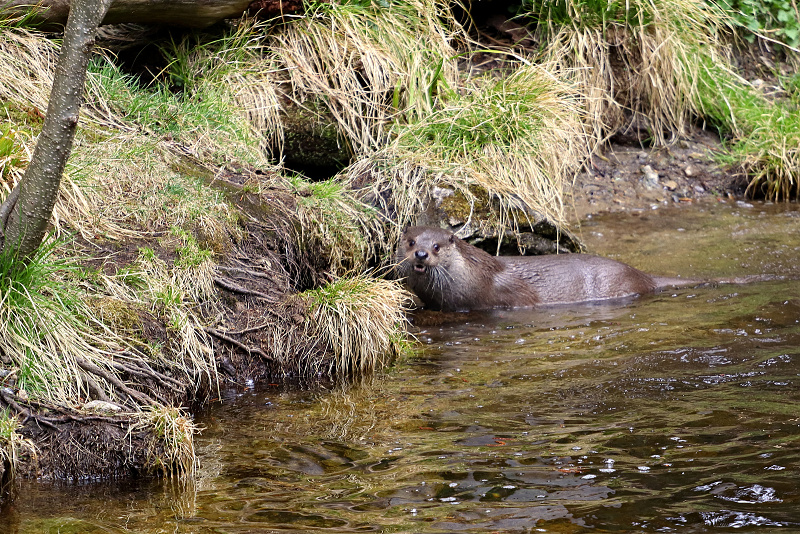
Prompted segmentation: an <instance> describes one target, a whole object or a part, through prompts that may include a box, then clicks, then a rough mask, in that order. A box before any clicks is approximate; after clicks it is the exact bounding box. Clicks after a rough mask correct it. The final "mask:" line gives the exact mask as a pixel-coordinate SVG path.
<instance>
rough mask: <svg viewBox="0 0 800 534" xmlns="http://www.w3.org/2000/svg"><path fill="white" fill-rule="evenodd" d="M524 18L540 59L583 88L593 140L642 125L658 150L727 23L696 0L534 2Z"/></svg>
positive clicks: (681, 119) (682, 117) (679, 128)
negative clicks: (540, 46)
mask: <svg viewBox="0 0 800 534" xmlns="http://www.w3.org/2000/svg"><path fill="white" fill-rule="evenodd" d="M523 15H525V16H529V17H532V18H533V19H534V20H535V22H536V24H537V29H536V33H537V35H538V36H539V39H540V41H541V42H542V43H543V44H544V46H543V48H544V50H543V57H544V58H546V60H548V61H554V62H556V63H557V64H558V65H560V66H561V68H562V69H563V70H564V71H565V72H567V73H570V75H571V76H573V77H574V78H575V80H576V82H577V84H578V85H579V86H580V87H582V88H583V89H582V90H583V91H584V93H585V94H584V97H585V107H586V111H587V115H588V118H589V124H590V125H591V128H592V129H593V137H594V138H595V139H596V140H597V141H603V140H604V139H606V138H607V137H608V136H609V135H613V134H614V133H615V132H617V131H619V130H621V129H625V128H626V127H628V126H629V125H630V124H637V123H644V125H646V127H647V128H648V131H649V133H650V137H651V139H652V141H653V142H654V143H655V144H659V145H660V144H665V143H667V142H669V141H670V140H671V139H674V137H675V136H676V135H680V134H682V133H685V131H686V127H687V125H688V123H689V120H690V119H691V117H692V114H693V113H694V112H696V111H697V107H696V105H697V99H698V95H697V78H698V76H699V74H700V73H699V70H700V68H701V61H702V55H708V54H714V53H715V50H718V49H719V48H720V45H719V42H718V35H717V34H718V33H719V31H720V29H721V28H722V27H723V26H725V25H726V24H728V19H726V17H725V15H724V13H723V12H722V11H721V10H720V9H719V8H718V7H716V6H715V4H713V3H711V2H704V1H702V0H677V1H670V0H633V1H631V2H625V3H618V2H591V1H586V0H561V1H559V2H541V1H539V0H534V1H531V2H526V3H525V9H524V10H523ZM703 50H705V52H704V54H700V57H698V51H703Z"/></svg>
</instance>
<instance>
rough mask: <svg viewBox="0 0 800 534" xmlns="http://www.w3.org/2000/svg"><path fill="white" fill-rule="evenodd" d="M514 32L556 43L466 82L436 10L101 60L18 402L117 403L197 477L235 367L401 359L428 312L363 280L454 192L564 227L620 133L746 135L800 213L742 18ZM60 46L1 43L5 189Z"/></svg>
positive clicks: (426, 6) (768, 26)
mask: <svg viewBox="0 0 800 534" xmlns="http://www.w3.org/2000/svg"><path fill="white" fill-rule="evenodd" d="M743 6H744V4H735V5H734V4H730V5H726V6H723V7H726V8H727V9H728V10H729V11H730V10H731V9H733V10H734V11H736V10H739V11H738V12H739V13H740V14H746V15H747V18H748V22H747V24H746V25H747V26H748V27H752V26H753V23H752V20H758V21H762V20H763V21H765V22H759V24H762V26H760V27H759V28H753V29H763V30H764V31H767V32H769V31H771V30H772V29H774V30H775V31H774V32H773V33H772V34H771V35H773V36H774V37H775V38H776V39H782V40H784V42H786V43H787V44H792V43H796V39H797V34H796V30H797V19H792V20H788V19H787V18H786V17H787V16H788V15H787V13H788V14H791V13H792V12H793V11H792V10H795V9H796V8H794V4H793V3H792V2H791V0H789V3H788V4H787V3H786V2H782V1H778V0H776V1H775V2H771V1H768V0H764V2H763V3H759V4H755V3H753V4H748V6H749V7H748V8H747V9H745V7H743ZM789 6H791V7H792V10H790V9H789ZM765 13H770V14H771V15H770V16H772V17H773V19H771V20H770V19H768V18H764V17H765V15H764V14H765ZM735 17H736V16H734V18H735ZM516 21H517V22H518V23H524V24H526V25H527V27H528V29H529V30H530V32H531V38H532V40H533V42H536V43H538V44H539V46H540V49H539V50H537V51H535V52H536V54H531V55H530V56H524V57H523V55H522V54H518V55H516V56H514V57H513V60H509V59H508V58H509V57H511V56H508V55H505V56H504V55H502V53H500V52H497V51H492V57H497V58H505V59H504V60H503V61H502V62H498V64H500V65H501V67H502V68H499V69H493V71H491V72H488V73H476V72H475V70H479V69H475V70H470V69H472V67H473V65H472V64H470V63H465V64H459V61H461V60H462V58H463V57H465V56H467V55H468V54H469V53H470V52H471V51H472V50H474V48H475V47H474V46H473V44H470V42H469V38H468V37H467V33H466V32H465V31H464V29H463V28H462V27H461V26H460V25H459V23H458V22H457V20H456V18H455V17H454V16H453V14H452V13H451V11H450V7H449V5H448V4H445V3H443V2H440V1H438V0H411V1H403V2H401V1H396V2H395V1H385V2H384V1H381V2H372V1H369V0H360V1H353V2H316V3H313V4H309V5H307V6H306V11H305V13H304V14H303V15H298V16H296V17H292V18H287V19H285V20H283V21H281V22H280V23H277V22H275V23H272V24H265V23H253V22H248V21H239V22H237V23H235V24H233V23H232V24H231V25H230V26H229V28H228V30H227V31H225V32H223V35H222V36H220V35H219V34H212V33H210V32H185V33H183V34H181V35H178V33H177V32H176V33H175V34H173V35H172V36H170V37H169V38H167V39H162V40H161V41H160V42H159V43H158V48H159V50H160V53H161V54H162V56H163V60H164V64H165V65H166V66H165V67H164V68H163V69H162V70H160V71H158V72H151V73H150V76H149V77H148V78H145V77H143V76H140V75H136V74H133V73H130V72H128V71H126V68H128V67H127V66H125V65H124V63H123V62H121V61H119V60H118V59H117V58H116V57H115V56H114V55H113V54H111V53H110V52H106V53H103V54H99V55H97V56H96V57H95V58H94V59H93V61H92V62H91V65H90V68H89V73H88V74H89V77H88V83H87V91H86V95H87V102H86V105H85V107H84V113H82V115H81V122H80V127H79V131H78V134H77V137H76V144H75V149H74V153H73V155H72V157H71V159H70V160H69V162H68V165H67V170H66V176H65V179H64V181H63V182H62V191H61V196H60V199H59V200H58V203H57V205H56V208H55V211H54V216H53V221H52V222H53V229H54V230H53V238H52V239H50V240H49V241H48V244H47V246H45V247H43V248H42V250H41V252H40V254H39V255H38V256H37V257H36V258H35V259H34V261H33V262H32V263H31V264H30V265H28V266H25V267H24V268H20V267H19V266H17V265H15V264H14V263H13V262H11V261H9V260H8V259H4V258H0V355H3V356H4V358H5V359H4V366H6V367H8V369H9V370H10V371H11V372H12V373H13V376H14V381H13V383H11V382H9V385H10V387H13V388H15V394H16V395H18V396H19V398H20V399H22V398H23V397H24V398H27V399H32V400H33V401H35V402H39V401H40V400H43V399H47V401H48V402H52V403H55V404H57V405H58V406H62V407H69V408H70V409H76V408H80V407H81V406H83V405H84V403H85V402H86V401H87V400H89V399H98V400H99V399H107V400H108V401H109V402H112V403H116V404H118V405H119V406H120V407H122V408H124V410H125V413H126V414H127V415H126V417H130V418H131V419H130V421H131V422H132V423H133V427H132V429H131V433H132V435H134V434H136V435H138V434H141V433H149V434H150V435H151V437H153V439H154V440H153V441H152V443H150V445H148V447H149V448H148V451H147V452H148V455H149V459H150V460H149V461H150V462H151V464H152V466H151V467H154V468H155V469H160V470H161V471H162V472H164V473H166V474H169V475H175V476H179V477H187V476H191V475H192V473H193V472H194V465H195V464H194V462H195V458H194V451H193V448H192V435H193V433H194V432H195V429H194V427H193V426H192V424H191V421H190V419H188V416H187V415H186V414H185V412H183V411H181V410H179V409H177V408H176V406H178V405H180V404H181V403H183V402H185V401H194V400H203V399H206V398H209V397H211V396H213V395H214V394H215V393H216V392H217V390H218V388H219V387H220V384H221V382H222V377H221V375H220V372H221V371H220V370H219V369H218V363H219V361H218V360H219V354H220V352H219V351H220V350H222V349H221V347H225V348H226V350H229V353H226V354H229V355H236V356H240V357H241V359H246V358H255V356H258V357H260V358H261V359H260V360H258V363H259V365H262V366H263V367H265V368H268V367H269V366H270V365H275V366H277V367H278V368H277V369H275V368H270V369H269V371H270V372H274V373H281V372H292V373H295V374H303V373H306V372H307V371H308V372H312V371H313V372H317V371H323V372H324V373H330V374H332V375H333V374H336V375H342V376H355V375H358V374H362V373H370V372H373V371H374V370H376V369H380V368H381V367H382V366H384V365H387V364H388V363H389V361H390V360H391V359H392V358H393V357H394V356H395V355H397V354H398V353H400V352H402V351H403V350H404V343H405V342H404V339H405V334H404V328H403V327H404V306H405V305H406V304H407V300H406V299H407V295H406V294H405V293H404V292H403V291H402V290H401V289H399V287H398V286H397V285H396V284H394V283H391V282H386V281H384V280H380V279H376V278H374V277H373V276H371V275H366V274H363V273H364V272H369V271H368V269H369V268H370V267H373V266H375V265H376V264H379V265H380V266H381V267H385V266H387V265H388V264H390V263H391V259H390V257H391V252H390V251H391V249H392V247H393V243H394V242H396V237H397V234H398V232H399V229H400V228H401V227H402V226H403V225H404V224H407V223H410V222H412V221H414V218H415V216H416V215H417V214H418V213H419V212H420V211H421V210H422V209H423V207H424V206H425V203H426V202H427V201H428V199H429V198H430V197H432V196H435V195H437V194H438V195H440V197H442V196H444V197H446V196H447V195H448V194H449V195H453V196H455V194H458V195H460V197H459V198H463V199H465V200H464V205H463V206H462V208H463V209H461V212H462V214H463V221H462V222H467V223H473V222H475V223H476V224H477V223H478V222H479V221H477V220H475V219H476V218H477V217H475V218H473V216H474V215H475V214H476V213H477V212H478V211H479V209H478V208H479V207H480V209H482V210H485V209H488V210H490V211H491V212H492V213H491V215H493V216H494V218H493V219H492V221H491V222H490V223H488V224H490V225H494V226H495V227H496V228H493V229H494V230H496V231H497V233H498V234H502V233H504V232H505V231H506V230H508V229H511V230H512V231H514V230H518V229H519V227H520V226H521V225H523V224H525V223H530V224H531V226H532V225H533V224H534V223H536V222H538V221H540V220H541V219H543V218H544V219H548V220H549V221H550V222H552V223H554V224H555V226H562V227H563V226H565V225H566V224H567V222H568V221H567V219H568V217H567V215H566V213H565V211H566V210H565V208H564V204H565V201H564V198H565V196H566V195H567V194H569V192H570V191H569V189H570V179H571V177H572V174H573V173H574V172H576V171H577V170H578V169H579V168H580V166H581V165H582V164H584V163H585V162H586V158H587V157H588V156H589V155H590V154H592V153H593V152H594V151H596V150H598V148H599V147H600V146H601V145H602V143H604V142H605V141H606V140H607V139H608V138H609V137H610V136H611V135H614V134H615V133H617V132H620V131H621V130H624V129H625V128H628V127H630V126H635V127H642V128H644V129H645V130H646V131H647V136H648V141H649V142H652V143H653V144H654V145H666V144H668V143H670V142H672V141H674V140H675V139H677V138H678V137H679V136H680V135H681V134H683V133H684V132H686V131H687V129H688V127H689V125H690V124H691V123H692V121H697V120H698V119H701V120H704V121H707V122H708V123H709V124H712V125H713V126H714V127H716V128H718V129H719V130H720V131H721V132H722V133H723V134H724V135H725V136H726V142H727V145H726V146H727V148H728V152H727V154H726V155H725V156H724V160H725V162H727V163H729V164H731V165H740V166H743V167H744V168H745V169H746V170H747V171H748V173H749V174H750V176H751V177H752V180H753V181H752V183H751V192H759V193H763V194H765V195H766V196H767V197H768V198H772V199H786V198H789V197H791V196H795V195H797V194H798V193H800V186H799V185H798V180H797V176H798V174H800V156H799V155H798V147H800V133H799V132H800V124H799V123H798V122H799V121H800V119H798V118H797V117H798V113H797V111H798V107H800V96H798V95H800V89H799V88H800V78H798V75H796V74H795V75H793V76H790V77H786V78H785V79H783V84H784V88H785V95H780V98H779V99H777V100H775V99H770V98H767V97H766V96H764V95H762V94H761V93H760V92H759V91H757V90H756V89H755V88H753V87H751V86H750V85H748V84H747V83H746V82H745V81H743V80H741V79H739V78H738V77H737V76H736V75H735V74H734V70H733V69H732V68H731V66H730V65H729V64H728V62H727V61H726V60H725V59H724V58H725V53H724V52H725V48H724V46H723V44H722V43H723V42H724V41H723V39H722V37H723V36H724V35H726V32H728V31H729V30H730V28H731V27H733V26H735V23H734V22H732V21H731V19H730V18H729V17H728V16H727V15H726V14H725V11H724V10H723V9H721V8H719V7H717V6H716V5H715V4H710V3H706V2H702V1H700V0H678V1H666V0H631V1H630V2H616V1H615V2H608V1H603V2H601V1H596V0H559V1H557V2H543V1H539V0H526V1H525V2H523V3H522V4H521V6H520V9H519V16H518V17H517V19H516ZM739 22H740V23H742V24H743V22H742V19H740V21H739ZM123 31H124V30H123ZM127 31H132V30H127ZM214 31H218V30H214ZM129 37H130V38H131V39H134V40H135V39H136V38H137V36H136V34H132V35H130V36H129ZM56 50H57V43H56V42H54V41H53V40H51V39H49V38H47V37H46V36H44V35H43V34H40V33H37V32H32V31H28V30H24V29H19V28H4V30H3V32H2V33H0V101H2V107H0V112H2V114H3V115H4V121H3V123H2V125H0V181H2V188H0V190H2V191H3V192H4V193H6V194H7V193H8V192H9V191H10V190H11V188H12V187H13V186H14V184H15V183H16V182H17V181H18V180H19V179H20V176H21V171H22V170H24V168H25V166H26V165H27V163H28V158H29V155H30V154H31V153H32V150H33V143H34V140H35V137H36V135H37V134H38V130H39V129H40V128H41V117H42V114H43V110H45V109H46V107H47V101H48V91H49V87H50V85H51V83H52V77H53V74H52V73H53V69H54V58H55V54H56ZM494 52H497V53H496V54H495V53H494ZM531 52H533V51H531ZM465 65H466V67H468V68H464V67H465ZM287 106H294V107H295V108H296V110H300V111H299V112H297V113H296V115H299V116H304V115H309V116H313V117H317V118H318V119H319V118H320V117H333V122H334V123H335V124H334V125H333V126H330V125H325V126H326V127H328V126H330V128H329V131H330V130H333V131H335V133H336V135H333V136H330V135H329V136H328V138H327V139H328V141H331V140H339V139H340V140H342V141H343V143H344V144H345V145H346V148H347V150H349V153H350V154H351V155H352V163H351V165H349V166H348V167H347V168H346V169H345V170H344V171H343V172H342V173H341V174H340V175H339V176H337V177H334V178H332V179H326V180H321V181H310V180H307V179H305V178H303V177H300V176H297V175H295V174H294V173H291V172H286V171H285V169H283V168H282V167H281V164H280V159H281V155H282V150H283V147H284V136H285V135H286V133H285V132H284V130H285V128H287V127H288V126H289V121H288V119H287V120H286V122H284V114H283V111H282V108H285V107H287ZM319 120H322V119H319ZM320 130H322V129H321V128H320ZM287 139H288V137H287ZM487 206H488V207H487ZM137 250H138V254H137V252H136V251H137ZM95 256H96V257H95ZM79 258H80V260H79ZM251 260H252V261H251ZM79 261H80V262H83V263H84V265H82V266H79V265H78V263H79ZM223 276H226V277H228V278H226V281H225V282H224V283H226V284H228V286H227V287H228V288H229V291H228V292H227V293H225V295H224V298H221V296H220V291H219V287H220V285H221V284H220V282H221V278H222V277H223ZM248 277H249V278H248ZM253 280H268V281H270V282H274V286H269V287H268V289H270V290H274V291H273V292H272V293H270V292H266V291H262V289H263V288H262V286H257V287H258V289H254V288H253V287H254V286H248V285H247V283H248V282H252V281H253ZM223 287H225V286H223ZM276 288H277V289H276ZM309 288H310V289H309ZM303 290H307V291H303ZM299 291H302V292H301V293H299V294H297V295H293V294H294V293H297V292H299ZM231 310H233V311H231ZM226 314H227V315H226ZM235 320H240V321H241V323H236V324H235V325H234V324H229V322H230V323H233V322H234V321H235ZM224 329H227V330H224ZM223 330H224V331H223ZM254 332H255V333H254ZM248 334H252V336H251V337H248ZM212 336H214V337H213V338H212ZM236 336H239V337H236ZM212 339H213V342H212ZM298 347H299V348H298ZM215 351H217V352H215ZM297 354H300V355H301V356H300V357H299V358H297V357H296V356H295V355H297ZM291 358H295V359H296V361H290V360H291ZM234 359H235V358H234ZM6 360H7V361H6ZM9 362H10V363H9ZM239 363H241V362H239ZM249 363H252V361H251V362H249ZM249 363H247V364H243V365H242V366H241V368H246V365H249ZM292 366H293V367H292ZM287 369H288V371H287ZM265 372H266V371H265ZM137 373H138V374H137ZM143 376H147V377H149V378H148V379H147V380H149V382H148V381H144V382H137V380H140V379H141V378H142V377H143ZM133 413H135V414H136V415H135V416H134V415H131V414H133ZM4 417H5V418H4ZM16 421H17V419H16V418H15V417H14V416H13V415H8V414H6V415H5V416H0V442H2V443H5V444H8V443H11V442H12V441H13V440H14V439H17V438H16V437H14V436H17V435H18V433H17V434H15V432H17V430H15V429H16V427H15V426H14V425H16V424H18V423H16ZM6 426H8V428H12V430H11V431H6V430H4V429H5V428H6ZM9 436H11V437H9ZM12 438H13V439H12ZM20 439H22V438H20ZM3 440H4V441H3ZM15 443H17V442H15ZM18 443H21V444H25V443H27V442H25V441H24V440H23V441H18ZM3 446H4V447H5V449H3V448H2V447H0V451H3V450H5V452H2V454H6V456H5V457H4V458H5V460H7V461H8V462H11V463H13V461H12V460H11V458H16V457H17V456H15V455H16V453H15V452H14V450H16V449H13V448H9V447H11V445H3ZM20 446H26V445H20ZM9 455H10V456H9Z"/></svg>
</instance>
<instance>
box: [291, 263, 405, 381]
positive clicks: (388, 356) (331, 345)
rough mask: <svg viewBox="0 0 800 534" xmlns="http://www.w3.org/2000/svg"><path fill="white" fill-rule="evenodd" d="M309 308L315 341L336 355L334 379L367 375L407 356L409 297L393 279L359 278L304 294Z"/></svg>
mask: <svg viewBox="0 0 800 534" xmlns="http://www.w3.org/2000/svg"><path fill="white" fill-rule="evenodd" d="M301 297H302V298H304V299H305V300H306V301H307V302H308V303H309V306H310V310H311V317H312V320H311V321H310V322H309V324H310V325H311V326H310V328H311V329H312V331H311V332H308V334H309V335H310V336H311V339H319V341H320V343H321V344H322V346H324V347H328V349H329V350H331V351H332V352H333V355H334V358H333V360H332V361H331V362H330V364H329V368H328V369H326V370H325V371H327V373H328V374H329V375H330V376H337V377H348V376H350V377H352V376H363V375H366V374H369V373H372V372H374V371H375V370H380V369H382V368H384V367H386V366H387V365H389V363H391V361H392V360H393V359H394V358H395V357H396V356H397V355H399V354H401V353H403V352H405V336H406V332H405V322H406V319H405V313H404V312H405V305H406V303H407V302H410V301H409V294H408V293H407V292H406V291H405V290H403V289H401V288H400V286H399V285H398V284H397V283H396V282H393V281H388V280H380V279H374V278H370V277H368V276H366V275H358V276H354V277H351V278H342V279H339V280H337V281H335V282H331V283H330V284H328V285H326V286H324V287H321V288H319V289H313V290H310V291H306V292H304V293H302V294H301Z"/></svg>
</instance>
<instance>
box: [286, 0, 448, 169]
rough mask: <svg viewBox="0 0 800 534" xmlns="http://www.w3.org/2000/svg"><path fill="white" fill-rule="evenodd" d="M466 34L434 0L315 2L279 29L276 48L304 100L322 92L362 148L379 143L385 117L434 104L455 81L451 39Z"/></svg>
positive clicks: (410, 114) (421, 111)
mask: <svg viewBox="0 0 800 534" xmlns="http://www.w3.org/2000/svg"><path fill="white" fill-rule="evenodd" d="M460 38H463V33H462V30H461V28H460V26H459V25H458V24H457V23H456V22H455V20H454V19H453V18H452V14H451V13H450V10H449V8H448V7H447V6H446V5H445V4H443V3H441V2H439V1H437V0H410V1H403V2H400V1H389V2H382V3H380V4H378V3H373V2H347V1H335V2H317V3H312V4H310V5H308V6H306V12H305V15H304V16H302V17H300V18H299V19H297V20H295V21H293V22H292V23H291V24H289V25H287V26H286V27H285V29H283V30H282V31H281V32H279V33H276V35H275V37H274V39H275V41H276V43H275V45H274V47H273V48H274V51H275V55H276V60H277V62H278V64H280V65H281V66H282V67H284V68H285V69H286V74H287V75H288V76H289V80H290V82H291V85H292V88H293V95H294V99H295V100H296V101H297V102H298V103H299V104H300V105H301V106H302V104H303V102H304V101H305V100H306V99H308V98H311V99H312V100H314V99H315V98H314V97H316V98H320V97H321V98H322V100H323V101H324V102H325V103H326V104H327V106H328V108H329V109H330V112H331V113H332V114H333V116H334V117H335V119H336V121H337V123H338V124H339V128H340V131H341V133H342V134H343V138H345V139H347V140H348V141H349V143H350V144H351V148H352V149H353V150H354V152H356V153H357V154H361V153H365V152H369V151H372V150H375V149H377V148H378V147H379V146H380V145H381V144H382V143H383V142H384V141H385V140H386V136H387V134H388V132H387V129H386V128H387V125H388V124H389V123H390V122H391V120H392V119H394V118H395V115H397V114H400V113H402V114H403V115H404V116H405V117H406V119H408V120H410V119H412V118H415V117H421V116H424V115H426V114H427V113H428V112H430V111H431V110H432V109H433V108H434V102H435V100H436V98H437V96H438V94H439V88H440V87H447V86H455V83H456V81H457V68H456V62H455V56H456V51H455V49H453V48H452V44H451V43H452V41H453V40H454V39H460Z"/></svg>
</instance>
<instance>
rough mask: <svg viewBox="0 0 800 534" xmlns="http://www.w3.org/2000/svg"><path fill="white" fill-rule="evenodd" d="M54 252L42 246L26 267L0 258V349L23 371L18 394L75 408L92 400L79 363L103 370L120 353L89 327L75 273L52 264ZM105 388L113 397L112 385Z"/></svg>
mask: <svg viewBox="0 0 800 534" xmlns="http://www.w3.org/2000/svg"><path fill="white" fill-rule="evenodd" d="M54 247H55V243H54V242H51V243H50V244H49V245H48V244H46V245H44V246H43V247H42V249H41V250H40V251H39V253H38V254H37V255H36V257H35V258H34V259H33V261H31V262H30V263H29V264H28V265H25V266H24V267H20V265H19V263H18V262H14V261H13V260H10V259H8V258H0V346H2V347H3V352H4V354H5V356H6V357H7V358H9V359H10V360H11V361H12V362H13V367H17V368H18V369H19V371H18V374H17V385H18V387H19V388H20V389H23V390H25V391H26V392H27V393H28V394H29V395H30V396H31V397H34V398H36V397H39V398H48V399H54V400H56V401H59V402H61V403H64V404H66V405H72V404H73V403H75V402H76V400H77V399H79V398H81V397H84V398H87V397H89V390H88V384H87V382H86V381H85V379H84V378H83V374H82V373H81V372H80V367H79V365H78V364H77V363H76V358H80V359H85V360H88V361H90V362H92V363H94V364H95V365H98V366H103V361H104V360H106V359H107V358H108V357H109V355H110V353H111V351H113V350H117V351H118V350H121V347H120V346H119V345H118V344H115V343H114V340H113V339H105V338H102V337H100V336H98V335H97V334H96V333H95V332H93V331H92V330H91V329H90V327H89V325H87V324H86V321H87V320H91V319H90V317H91V313H90V310H89V309H88V308H87V307H86V306H85V304H84V303H83V302H82V301H81V299H80V298H79V297H78V295H77V292H75V291H74V290H73V289H71V288H72V287H73V286H74V282H72V281H69V280H68V279H69V278H70V275H71V274H74V273H75V269H74V268H70V267H69V266H68V265H67V264H66V263H65V262H60V261H56V260H54V259H53V258H52V252H53V249H54ZM104 386H105V389H106V390H107V391H108V392H109V393H110V396H112V397H113V388H112V387H111V385H110V384H104Z"/></svg>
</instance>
